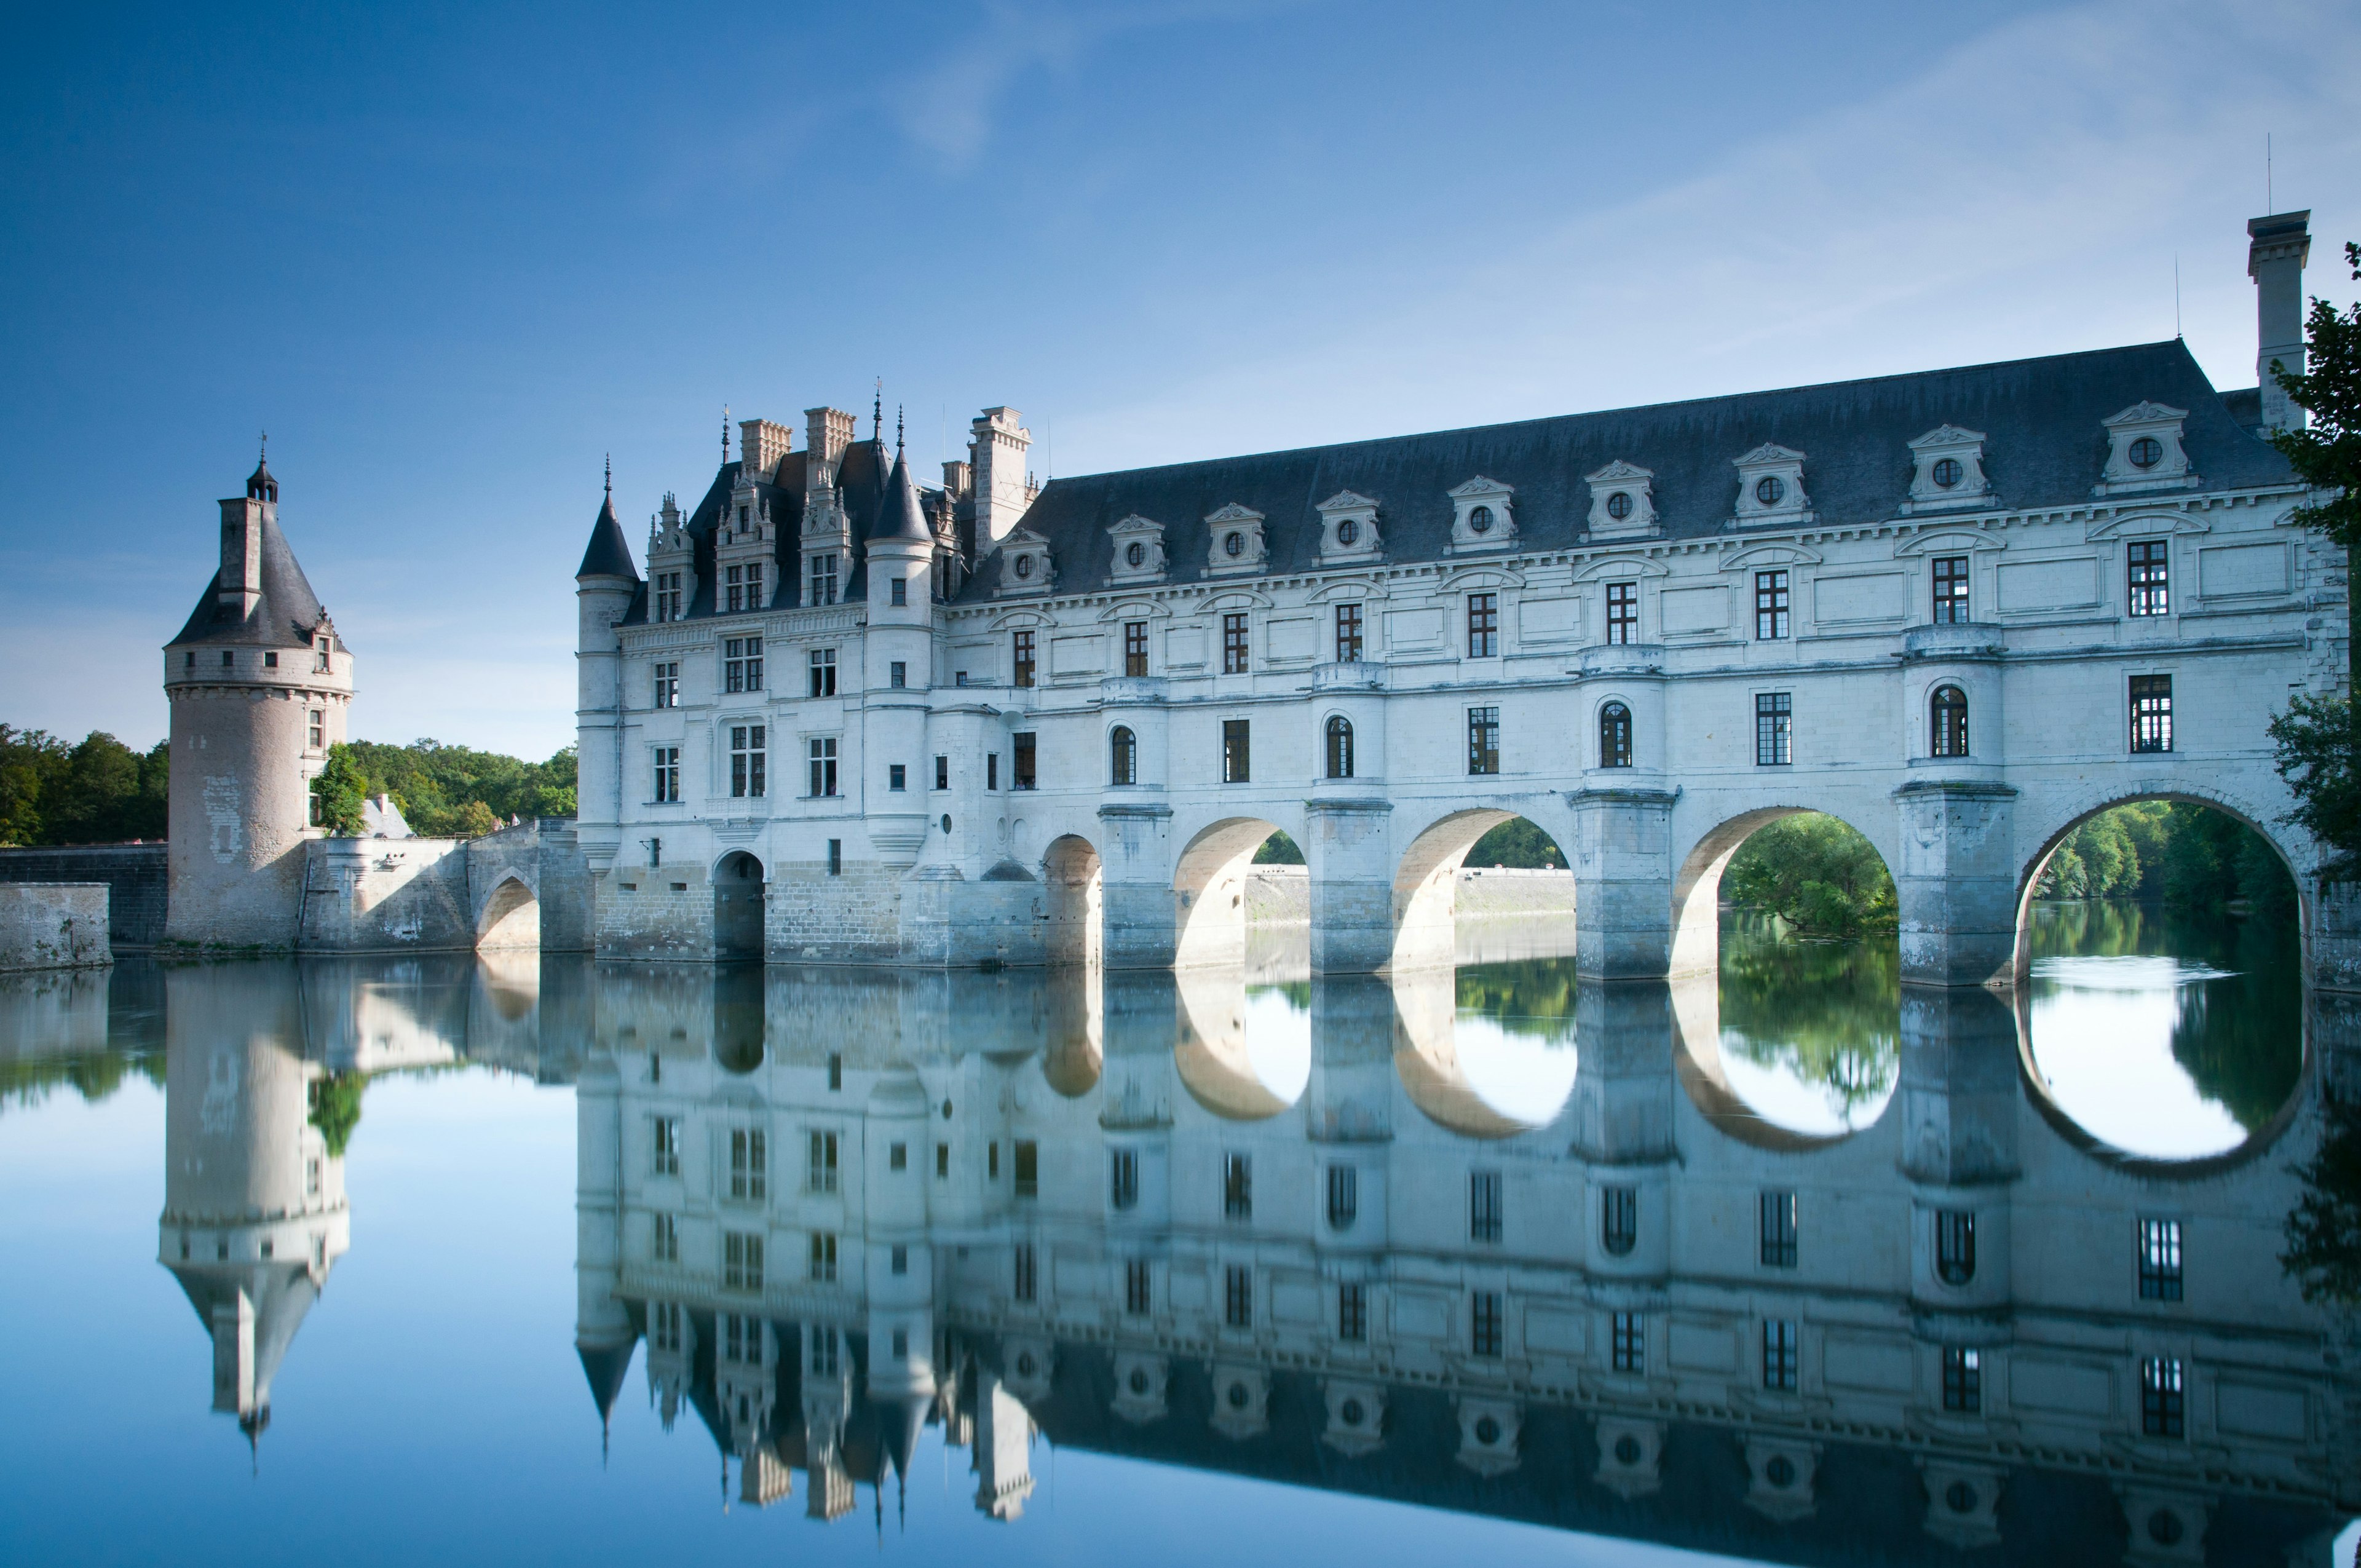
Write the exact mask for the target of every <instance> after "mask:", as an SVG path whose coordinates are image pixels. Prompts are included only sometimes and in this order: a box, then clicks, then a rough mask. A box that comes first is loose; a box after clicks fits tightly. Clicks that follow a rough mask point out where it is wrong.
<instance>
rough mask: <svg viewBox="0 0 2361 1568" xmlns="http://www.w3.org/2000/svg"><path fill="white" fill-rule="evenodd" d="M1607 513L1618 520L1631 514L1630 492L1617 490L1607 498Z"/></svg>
mask: <svg viewBox="0 0 2361 1568" xmlns="http://www.w3.org/2000/svg"><path fill="white" fill-rule="evenodd" d="M1607 515H1608V516H1609V517H1611V518H1613V519H1614V520H1615V521H1618V522H1620V521H1623V520H1624V519H1625V518H1627V517H1630V516H1631V491H1629V490H1618V491H1616V492H1615V493H1614V494H1613V495H1611V496H1609V497H1608V498H1607Z"/></svg>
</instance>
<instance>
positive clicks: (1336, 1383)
mask: <svg viewBox="0 0 2361 1568" xmlns="http://www.w3.org/2000/svg"><path fill="white" fill-rule="evenodd" d="M1322 1392H1323V1394H1325V1395H1326V1396H1327V1400H1328V1428H1327V1430H1326V1431H1323V1432H1322V1433H1321V1434H1320V1437H1321V1441H1322V1442H1325V1443H1327V1444H1328V1446H1329V1447H1331V1448H1334V1449H1335V1450H1336V1451H1337V1452H1339V1453H1347V1454H1351V1455H1353V1456H1354V1457H1356V1458H1358V1457H1359V1456H1360V1455H1362V1454H1365V1453H1374V1452H1375V1451H1376V1450H1377V1449H1378V1448H1379V1447H1381V1446H1382V1445H1383V1444H1384V1442H1385V1431H1386V1391H1385V1386H1384V1385H1383V1384H1380V1383H1360V1382H1353V1381H1348V1380H1346V1379H1345V1378H1341V1377H1337V1378H1331V1379H1329V1381H1328V1385H1327V1387H1325V1388H1324V1389H1323V1390H1322Z"/></svg>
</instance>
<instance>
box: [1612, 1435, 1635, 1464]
mask: <svg viewBox="0 0 2361 1568" xmlns="http://www.w3.org/2000/svg"><path fill="white" fill-rule="evenodd" d="M1615 1463H1616V1464H1620V1465H1624V1466H1626V1467H1629V1466H1631V1465H1634V1464H1639V1463H1640V1440H1639V1439H1638V1438H1636V1437H1633V1436H1632V1435H1631V1433H1630V1432H1625V1433H1624V1434H1623V1435H1622V1436H1621V1437H1619V1438H1617V1439H1616V1440H1615Z"/></svg>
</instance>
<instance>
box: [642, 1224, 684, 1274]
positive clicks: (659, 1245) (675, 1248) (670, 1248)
mask: <svg viewBox="0 0 2361 1568" xmlns="http://www.w3.org/2000/svg"><path fill="white" fill-rule="evenodd" d="M648 1256H649V1257H650V1258H651V1259H653V1261H655V1262H657V1263H678V1262H679V1261H680V1222H679V1221H677V1220H675V1218H673V1216H671V1215H670V1214H658V1215H657V1216H656V1217H655V1224H654V1226H653V1229H652V1230H651V1231H650V1233H649V1235H648Z"/></svg>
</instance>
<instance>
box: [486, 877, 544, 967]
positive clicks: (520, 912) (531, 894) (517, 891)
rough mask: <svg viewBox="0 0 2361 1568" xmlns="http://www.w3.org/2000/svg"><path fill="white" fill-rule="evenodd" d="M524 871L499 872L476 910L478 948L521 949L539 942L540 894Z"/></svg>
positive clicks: (495, 949)
mask: <svg viewBox="0 0 2361 1568" xmlns="http://www.w3.org/2000/svg"><path fill="white" fill-rule="evenodd" d="M534 880H535V879H534V878H533V877H532V876H531V875H530V874H529V873H528V872H523V871H519V870H513V869H511V870H509V871H506V872H502V873H501V875H500V880H499V881H498V882H496V883H493V884H492V888H491V891H490V892H489V893H487V894H485V895H484V899H483V902H482V904H481V905H479V906H478V909H477V911H476V947H477V948H478V950H479V951H484V950H493V951H500V950H507V951H522V950H526V949H533V948H539V947H540V946H541V895H540V894H539V892H538V890H536V889H535V888H534V886H533V882H534Z"/></svg>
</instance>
